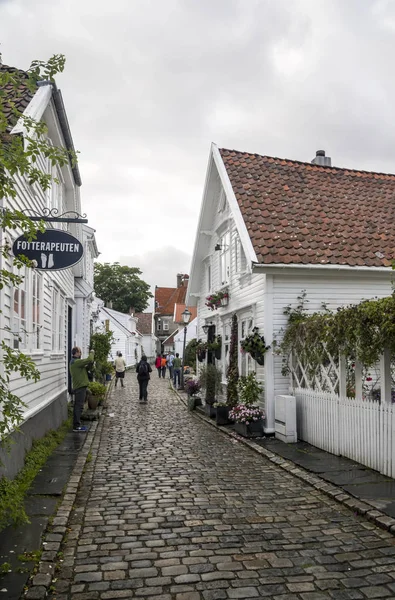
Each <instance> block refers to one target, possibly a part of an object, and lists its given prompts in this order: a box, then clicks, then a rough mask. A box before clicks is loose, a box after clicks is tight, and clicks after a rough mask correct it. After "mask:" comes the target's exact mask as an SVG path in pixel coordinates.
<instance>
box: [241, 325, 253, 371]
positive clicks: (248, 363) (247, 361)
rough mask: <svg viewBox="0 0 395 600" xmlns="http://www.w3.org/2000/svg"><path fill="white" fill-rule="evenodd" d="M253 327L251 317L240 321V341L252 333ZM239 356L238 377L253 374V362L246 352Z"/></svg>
mask: <svg viewBox="0 0 395 600" xmlns="http://www.w3.org/2000/svg"><path fill="white" fill-rule="evenodd" d="M253 326H254V321H253V319H252V317H250V316H248V317H243V318H242V319H241V327H240V341H241V340H244V338H245V337H247V335H249V334H250V333H251V332H252V329H253ZM240 356H241V359H240V375H248V374H249V373H252V372H255V365H254V362H255V361H254V360H253V359H252V358H251V356H250V355H249V354H248V352H242V353H241V355H240Z"/></svg>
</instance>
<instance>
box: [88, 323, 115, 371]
mask: <svg viewBox="0 0 395 600" xmlns="http://www.w3.org/2000/svg"><path fill="white" fill-rule="evenodd" d="M113 341H114V335H113V333H112V331H105V332H99V331H97V332H96V333H93V334H92V335H91V343H90V347H91V349H92V350H94V352H95V367H94V371H93V375H94V378H95V379H96V381H100V382H102V381H103V379H104V377H105V375H106V374H107V372H108V368H107V365H108V355H109V354H110V352H111V345H112V343H113Z"/></svg>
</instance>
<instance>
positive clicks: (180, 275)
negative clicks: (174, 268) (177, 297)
mask: <svg viewBox="0 0 395 600" xmlns="http://www.w3.org/2000/svg"><path fill="white" fill-rule="evenodd" d="M183 277H184V276H183V274H182V273H177V287H178V288H179V287H182V278H183Z"/></svg>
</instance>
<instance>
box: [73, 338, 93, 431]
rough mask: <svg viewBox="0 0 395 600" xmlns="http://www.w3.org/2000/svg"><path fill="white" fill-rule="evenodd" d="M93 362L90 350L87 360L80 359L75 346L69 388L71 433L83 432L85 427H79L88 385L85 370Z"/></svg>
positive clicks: (79, 349)
mask: <svg viewBox="0 0 395 600" xmlns="http://www.w3.org/2000/svg"><path fill="white" fill-rule="evenodd" d="M93 361H94V352H93V350H91V352H90V354H89V356H88V358H81V348H78V347H77V346H76V347H75V348H73V349H72V351H71V361H70V375H71V386H72V388H73V394H74V410H73V431H78V432H82V433H83V432H85V431H87V429H86V427H84V426H83V425H81V415H82V410H83V408H84V403H85V398H86V390H87V388H88V385H89V379H88V372H87V370H86V368H87V366H89V365H90V364H91V363H93Z"/></svg>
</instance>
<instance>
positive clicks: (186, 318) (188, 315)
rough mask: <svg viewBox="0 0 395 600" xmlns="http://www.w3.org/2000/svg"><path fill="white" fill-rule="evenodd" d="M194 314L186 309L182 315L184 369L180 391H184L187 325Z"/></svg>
mask: <svg viewBox="0 0 395 600" xmlns="http://www.w3.org/2000/svg"><path fill="white" fill-rule="evenodd" d="M191 315H192V313H191V312H190V311H189V310H188V309H187V308H185V310H184V312H182V313H181V316H182V320H183V322H184V344H183V347H182V368H181V386H180V389H182V390H183V389H184V364H185V344H186V340H187V325H188V323H189V319H190V318H191Z"/></svg>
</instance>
